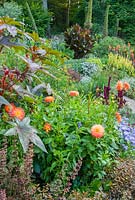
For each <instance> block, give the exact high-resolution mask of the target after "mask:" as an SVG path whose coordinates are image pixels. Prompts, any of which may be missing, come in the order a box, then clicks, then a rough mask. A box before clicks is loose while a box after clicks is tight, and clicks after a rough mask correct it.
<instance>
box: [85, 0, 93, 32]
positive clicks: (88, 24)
mask: <svg viewBox="0 0 135 200" xmlns="http://www.w3.org/2000/svg"><path fill="white" fill-rule="evenodd" d="M92 5H93V0H89V2H88V10H87V13H86V18H85V23H84V27H85V28H88V29H90V28H91V27H92Z"/></svg>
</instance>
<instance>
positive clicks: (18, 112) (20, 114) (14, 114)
mask: <svg viewBox="0 0 135 200" xmlns="http://www.w3.org/2000/svg"><path fill="white" fill-rule="evenodd" d="M11 115H12V117H16V118H17V119H19V120H22V119H23V118H24V117H25V112H24V110H23V109H22V108H19V107H16V108H14V109H13V110H12V112H11Z"/></svg>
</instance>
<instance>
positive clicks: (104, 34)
mask: <svg viewBox="0 0 135 200" xmlns="http://www.w3.org/2000/svg"><path fill="white" fill-rule="evenodd" d="M109 8H110V5H107V6H106V11H105V17H104V28H103V36H104V37H106V36H108V16H109Z"/></svg>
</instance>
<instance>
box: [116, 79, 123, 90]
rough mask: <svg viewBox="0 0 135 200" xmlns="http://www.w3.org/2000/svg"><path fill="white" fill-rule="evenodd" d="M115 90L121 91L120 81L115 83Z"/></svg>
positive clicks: (121, 84)
mask: <svg viewBox="0 0 135 200" xmlns="http://www.w3.org/2000/svg"><path fill="white" fill-rule="evenodd" d="M116 90H118V91H122V90H123V83H122V81H118V82H117V84H116Z"/></svg>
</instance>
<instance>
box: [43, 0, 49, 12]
mask: <svg viewBox="0 0 135 200" xmlns="http://www.w3.org/2000/svg"><path fill="white" fill-rule="evenodd" d="M42 1H43V8H44V10H47V9H48V3H47V0H42Z"/></svg>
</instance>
